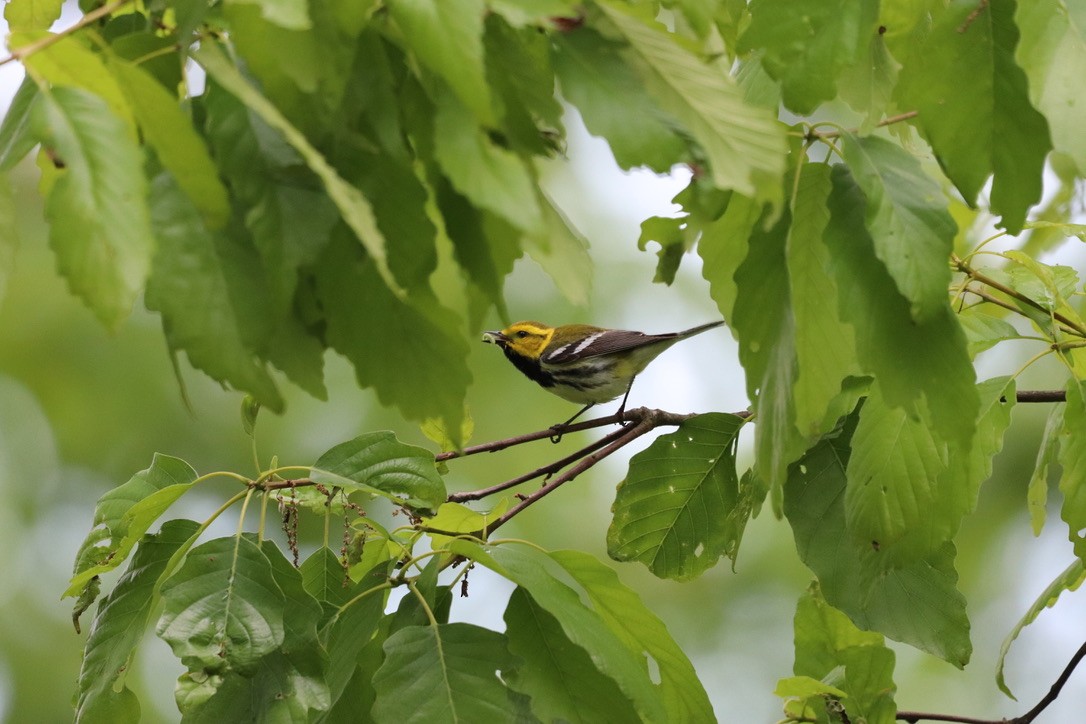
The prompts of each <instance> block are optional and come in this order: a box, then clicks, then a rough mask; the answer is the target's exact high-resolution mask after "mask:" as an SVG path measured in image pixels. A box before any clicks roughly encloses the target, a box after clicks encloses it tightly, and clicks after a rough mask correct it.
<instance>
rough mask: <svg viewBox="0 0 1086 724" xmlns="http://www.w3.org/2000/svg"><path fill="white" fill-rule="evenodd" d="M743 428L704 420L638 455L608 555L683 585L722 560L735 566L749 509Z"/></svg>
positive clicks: (617, 505) (721, 417)
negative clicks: (741, 456) (740, 460)
mask: <svg viewBox="0 0 1086 724" xmlns="http://www.w3.org/2000/svg"><path fill="white" fill-rule="evenodd" d="M742 425H743V420H742V419H741V418H739V417H736V416H734V415H725V414H722V413H710V414H707V415H699V416H698V417H695V418H692V419H690V420H687V421H685V422H683V424H682V425H681V426H680V427H679V429H678V430H676V431H675V432H672V433H668V434H666V435H661V436H660V437H658V438H656V440H655V441H653V443H652V445H650V446H649V447H648V449H646V450H644V451H642V452H640V453H638V454H637V455H635V456H634V457H633V459H631V460H630V469H629V472H628V473H627V475H626V479H625V480H624V481H623V482H622V483H621V484H620V485H619V488H618V493H617V495H616V496H615V502H614V505H613V506H612V510H613V512H614V520H613V521H612V522H611V526H610V528H609V529H608V531H607V552H608V555H610V556H611V557H612V558H614V559H615V560H618V561H629V560H637V561H641V562H642V563H644V564H645V565H646V566H647V567H648V568H649V570H651V571H652V572H653V573H654V574H655V575H657V576H659V577H661V578H677V579H680V580H681V579H688V578H693V577H695V576H698V575H700V574H701V573H703V572H705V571H706V570H708V569H709V568H710V567H712V566H713V565H714V564H715V563H716V561H717V559H718V558H719V557H720V556H722V555H726V556H728V557H729V558H731V559H732V560H733V561H734V560H735V556H736V554H737V553H738V548H739V541H740V539H741V538H742V536H743V529H744V527H745V526H746V522H747V519H748V518H749V517H750V512H751V508H752V500H751V494H752V491H750V490H746V491H744V490H743V489H742V488H741V487H740V484H739V477H738V475H737V474H736V471H735V445H736V438H737V436H738V434H739V429H740V428H741V427H742Z"/></svg>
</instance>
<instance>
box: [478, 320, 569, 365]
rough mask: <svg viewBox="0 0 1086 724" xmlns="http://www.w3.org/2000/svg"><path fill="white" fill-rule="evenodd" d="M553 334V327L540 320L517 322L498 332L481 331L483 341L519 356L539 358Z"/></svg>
mask: <svg viewBox="0 0 1086 724" xmlns="http://www.w3.org/2000/svg"><path fill="white" fill-rule="evenodd" d="M553 336H554V328H553V327H548V326H547V325H545V324H542V323H540V322H517V323H516V324H511V325H509V326H508V327H506V328H505V329H503V330H501V331H500V332H499V331H494V332H483V341H484V342H490V343H491V344H496V345H498V346H499V347H501V348H502V350H505V351H508V352H512V353H513V354H516V355H518V356H521V357H527V358H528V359H539V356H540V355H541V354H543V350H544V349H546V348H547V345H548V344H549V343H550V341H551V337H553Z"/></svg>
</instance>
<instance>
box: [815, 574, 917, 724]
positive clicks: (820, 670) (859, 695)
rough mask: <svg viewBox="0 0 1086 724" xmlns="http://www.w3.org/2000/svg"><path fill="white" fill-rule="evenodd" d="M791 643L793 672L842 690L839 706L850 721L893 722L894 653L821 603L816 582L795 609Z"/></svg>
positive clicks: (842, 615)
mask: <svg viewBox="0 0 1086 724" xmlns="http://www.w3.org/2000/svg"><path fill="white" fill-rule="evenodd" d="M795 647H796V663H795V666H794V671H795V673H796V675H798V676H808V677H810V678H811V679H815V680H823V681H829V682H830V683H832V684H833V685H834V686H835V687H836V688H838V689H840V690H841V691H843V692H844V693H845V696H844V697H842V698H841V704H842V705H843V706H844V709H845V711H846V712H847V714H848V717H849V719H850V720H851V721H866V722H872V724H874V723H875V722H880V723H885V724H891V723H892V722H893V721H895V719H896V714H897V707H896V705H895V704H894V691H895V690H896V689H897V687H896V686H895V685H894V678H893V677H894V658H895V657H894V652H893V651H892V650H890V649H888V648H887V647H886V646H885V644H884V643H883V638H882V636H880V635H879V634H877V633H871V632H868V631H861V630H859V629H857V628H856V626H855V625H854V624H853V623H852V622H851V621H849V619H848V617H847V616H845V614H843V613H841V612H840V611H838V610H836V609H834V608H833V607H831V606H830V605H829V604H827V603H826V601H825V600H824V599H823V598H822V596H821V595H820V593H819V592H818V588H817V586H812V590H811V591H809V592H808V593H807V594H806V595H804V596H803V597H802V598H800V599H799V605H798V606H797V607H796V616H795ZM821 695H822V694H817V696H821Z"/></svg>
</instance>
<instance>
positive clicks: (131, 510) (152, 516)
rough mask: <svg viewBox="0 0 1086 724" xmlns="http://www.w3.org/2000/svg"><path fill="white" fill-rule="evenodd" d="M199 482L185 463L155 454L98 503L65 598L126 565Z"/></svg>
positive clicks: (194, 473) (77, 556) (77, 555)
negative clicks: (167, 513) (158, 521)
mask: <svg viewBox="0 0 1086 724" xmlns="http://www.w3.org/2000/svg"><path fill="white" fill-rule="evenodd" d="M195 480H196V471H195V470H193V469H192V467H191V466H190V465H189V464H188V463H186V462H185V461H184V460H181V459H180V458H175V457H170V456H168V455H161V454H158V453H156V454H155V456H154V458H153V459H152V460H151V466H150V467H148V468H147V469H146V470H141V471H140V472H138V473H136V474H135V475H133V476H132V478H131V479H129V480H128V482H126V483H124V484H123V485H120V486H119V487H116V488H114V489H113V490H111V491H109V492H108V493H106V494H105V495H103V496H102V497H101V498H99V499H98V504H97V505H96V506H95V508H94V523H93V526H94V527H93V528H92V529H91V531H90V533H89V534H88V535H87V539H86V540H85V541H84V543H83V545H82V546H80V548H79V552H78V553H77V554H76V561H77V564H76V569H75V574H74V575H73V576H72V580H71V581H70V582H69V584H68V589H67V590H66V591H65V592H64V595H65V596H74V595H76V594H77V593H78V592H79V590H80V589H82V588H83V586H84V585H86V583H87V582H88V581H89V580H90V579H91V578H93V577H94V576H97V575H99V574H101V573H105V572H106V571H111V570H113V569H114V568H116V567H117V566H119V565H121V564H122V563H124V561H125V560H126V559H127V558H128V554H129V553H130V552H131V550H132V546H134V545H135V544H136V542H137V541H138V540H139V539H140V538H141V537H142V536H143V534H144V533H146V532H147V529H148V528H149V527H150V526H151V524H152V523H154V522H155V520H156V519H157V518H158V516H159V515H161V514H162V513H163V512H164V511H165V510H166V508H167V507H169V505H170V504H171V503H173V502H174V501H176V500H177V499H178V498H180V497H181V496H182V495H183V494H184V493H185V492H187V491H188V490H189V489H190V488H191V487H192V484H193V482H194V481H195Z"/></svg>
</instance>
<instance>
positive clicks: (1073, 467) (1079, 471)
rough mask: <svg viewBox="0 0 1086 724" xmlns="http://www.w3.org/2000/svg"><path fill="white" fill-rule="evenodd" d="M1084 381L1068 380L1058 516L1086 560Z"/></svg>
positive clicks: (1081, 556)
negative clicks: (1061, 503) (1061, 494)
mask: <svg viewBox="0 0 1086 724" xmlns="http://www.w3.org/2000/svg"><path fill="white" fill-rule="evenodd" d="M1083 430H1086V382H1078V381H1076V380H1069V381H1068V383H1067V404H1066V405H1065V407H1064V410H1063V429H1062V430H1060V453H1059V461H1060V467H1062V468H1063V473H1062V474H1061V475H1060V492H1061V493H1063V507H1062V508H1061V509H1060V517H1061V518H1063V520H1064V522H1066V523H1067V528H1068V535H1069V537H1070V540H1071V542H1072V543H1074V545H1075V555H1077V556H1078V557H1079V558H1082V559H1083V560H1086V435H1083V434H1082V431H1083Z"/></svg>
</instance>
